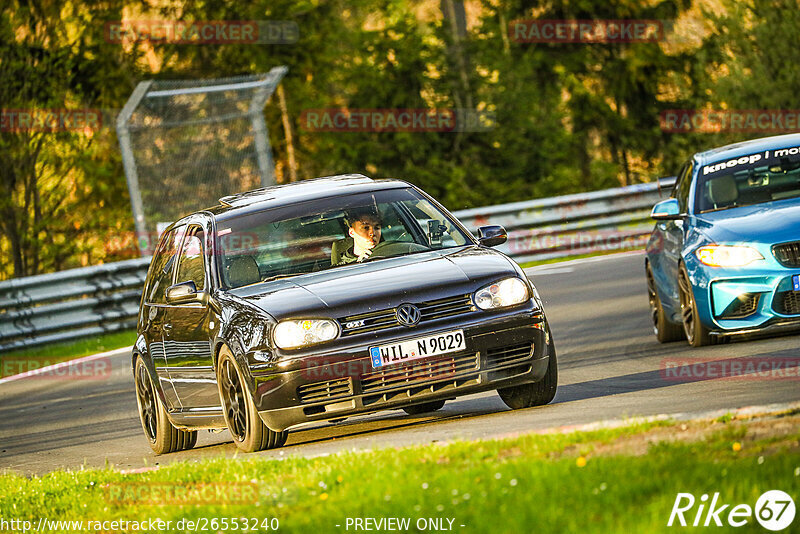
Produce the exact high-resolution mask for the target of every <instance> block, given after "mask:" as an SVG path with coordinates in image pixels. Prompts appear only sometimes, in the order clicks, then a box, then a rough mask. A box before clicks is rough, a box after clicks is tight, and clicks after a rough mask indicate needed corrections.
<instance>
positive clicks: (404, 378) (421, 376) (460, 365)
mask: <svg viewBox="0 0 800 534" xmlns="http://www.w3.org/2000/svg"><path fill="white" fill-rule="evenodd" d="M478 369H479V364H478V355H477V354H476V353H472V354H465V355H463V356H451V357H449V358H441V359H429V360H420V361H416V362H408V363H406V364H402V365H398V366H392V367H389V368H386V369H381V370H380V371H376V372H374V373H366V374H364V375H363V376H362V377H361V391H362V392H363V393H372V392H375V391H382V390H386V389H392V388H398V387H405V386H420V385H424V384H426V383H429V382H434V381H437V380H447V379H451V378H457V377H459V376H462V375H465V374H469V373H471V372H473V371H477V370H478Z"/></svg>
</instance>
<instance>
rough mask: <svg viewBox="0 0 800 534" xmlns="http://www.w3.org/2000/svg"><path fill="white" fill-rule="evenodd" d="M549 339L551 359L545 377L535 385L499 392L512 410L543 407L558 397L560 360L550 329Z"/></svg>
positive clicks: (548, 352)
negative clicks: (557, 356)
mask: <svg viewBox="0 0 800 534" xmlns="http://www.w3.org/2000/svg"><path fill="white" fill-rule="evenodd" d="M547 337H548V338H550V341H549V342H548V344H547V354H548V355H549V359H548V361H547V372H546V373H545V375H544V377H543V378H542V379H541V380H539V381H538V382H534V383H533V384H522V385H519V386H512V387H510V388H502V389H498V390H497V393H499V394H500V398H501V399H503V402H504V403H506V406H508V407H509V408H511V409H512V410H520V409H522V408H531V407H533V406H543V405H545V404H548V403H550V401H552V400H553V398H554V397H555V396H556V389H558V359H557V358H556V346H555V343H553V336H551V335H550V330H549V329H548V331H547Z"/></svg>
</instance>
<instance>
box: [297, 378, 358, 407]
mask: <svg viewBox="0 0 800 534" xmlns="http://www.w3.org/2000/svg"><path fill="white" fill-rule="evenodd" d="M352 394H353V388H352V386H351V383H350V379H349V378H340V379H338V380H328V381H327V382H314V383H313V384H304V385H302V386H300V387H299V388H297V397H298V398H299V399H300V402H317V401H322V400H328V399H336V398H339V397H349V396H350V395H352Z"/></svg>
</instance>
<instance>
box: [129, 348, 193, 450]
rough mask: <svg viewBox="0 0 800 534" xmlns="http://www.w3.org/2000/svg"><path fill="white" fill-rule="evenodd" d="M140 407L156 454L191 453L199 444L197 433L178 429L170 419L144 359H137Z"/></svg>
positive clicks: (145, 431)
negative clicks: (190, 450) (184, 451)
mask: <svg viewBox="0 0 800 534" xmlns="http://www.w3.org/2000/svg"><path fill="white" fill-rule="evenodd" d="M134 381H135V383H136V404H137V405H138V407H139V420H140V421H141V422H142V430H144V435H145V437H147V440H148V441H149V442H150V447H151V448H152V449H153V452H155V453H156V454H166V453H170V452H176V451H183V450H188V449H191V448H192V447H194V446H195V445H196V444H197V431H196V430H182V429H180V428H176V427H175V426H174V425H173V424H172V422H170V420H169V418H168V417H167V409H166V408H165V407H164V403H163V402H162V401H161V397H159V395H158V392H157V391H156V388H155V386H154V385H153V380H152V379H151V378H150V373H149V372H148V371H147V367H146V366H145V363H144V360H143V359H142V357H141V356H139V357H137V358H136V367H135V371H134Z"/></svg>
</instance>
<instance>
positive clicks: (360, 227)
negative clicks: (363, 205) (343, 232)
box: [349, 217, 381, 249]
mask: <svg viewBox="0 0 800 534" xmlns="http://www.w3.org/2000/svg"><path fill="white" fill-rule="evenodd" d="M349 233H350V237H352V238H353V239H354V240H355V241H356V244H358V245H359V246H360V248H370V249H371V248H372V247H374V246H375V245H377V244H378V242H379V241H380V240H381V222H380V221H379V220H378V219H376V218H374V217H364V218H362V219H359V220H357V221H353V226H351V227H350V232H349Z"/></svg>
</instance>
